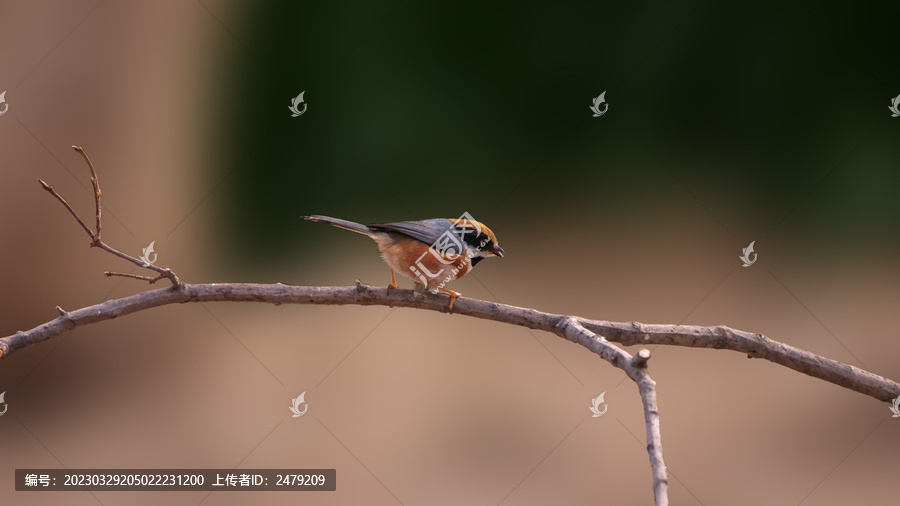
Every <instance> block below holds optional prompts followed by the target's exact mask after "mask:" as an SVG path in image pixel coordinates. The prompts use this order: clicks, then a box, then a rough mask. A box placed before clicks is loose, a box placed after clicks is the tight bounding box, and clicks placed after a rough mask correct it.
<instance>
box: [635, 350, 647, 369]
mask: <svg viewBox="0 0 900 506" xmlns="http://www.w3.org/2000/svg"><path fill="white" fill-rule="evenodd" d="M648 360H650V350H648V349H647V348H644V349H642V350H641V351H639V352H637V353H635V354H634V360H633V361H632V363H633V364H634V366H635V367H640V368H642V369H643V368H644V367H647V361H648Z"/></svg>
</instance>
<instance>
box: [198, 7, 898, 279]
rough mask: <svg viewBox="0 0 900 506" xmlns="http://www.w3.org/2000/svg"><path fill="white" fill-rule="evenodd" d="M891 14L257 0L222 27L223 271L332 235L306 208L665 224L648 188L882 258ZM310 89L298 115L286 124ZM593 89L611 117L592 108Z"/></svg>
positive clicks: (888, 189) (893, 86)
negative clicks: (291, 108)
mask: <svg viewBox="0 0 900 506" xmlns="http://www.w3.org/2000/svg"><path fill="white" fill-rule="evenodd" d="M896 14H897V5H896V4H895V3H889V2H883V3H872V4H865V5H852V6H851V5H849V4H846V3H844V2H835V3H830V4H825V3H819V2H816V3H808V4H806V5H805V4H804V3H801V2H754V3H753V4H745V3H717V2H652V3H645V2H530V3H521V2H506V3H500V2H489V3H485V2H454V3H453V4H452V5H450V4H441V3H414V2H360V3H357V2H323V3H299V2H293V1H281V2H260V3H256V4H253V5H252V6H247V7H246V8H245V10H244V13H243V15H242V16H241V18H240V22H236V23H235V24H232V25H231V26H230V28H231V31H232V34H233V35H234V37H235V39H236V40H237V41H239V43H240V45H241V46H242V48H243V50H237V51H233V52H228V53H223V55H226V56H227V57H228V62H229V66H228V67H227V68H228V72H229V73H230V74H228V75H227V77H228V79H227V80H226V81H225V82H224V83H222V84H223V86H222V87H221V88H219V92H220V93H218V94H211V95H210V97H211V98H212V99H213V100H215V101H216V105H214V106H213V107H212V109H213V110H216V111H218V113H219V114H220V115H221V117H220V119H219V121H218V122H217V124H218V125H219V126H220V131H219V134H218V135H220V136H221V139H222V140H223V142H222V143H221V147H220V148H219V149H218V151H217V154H218V159H217V160H216V162H217V163H215V164H213V166H214V167H217V170H221V171H222V173H223V174H231V175H230V177H229V179H228V183H227V191H228V192H229V195H230V196H231V198H230V199H229V205H228V206H227V208H226V209H223V210H222V211H223V212H224V213H226V214H227V217H228V219H227V220H223V221H221V222H220V226H221V227H222V228H221V233H222V235H221V236H220V237H221V238H222V239H224V240H225V242H226V246H227V247H226V248H225V249H226V250H227V251H228V252H230V253H231V254H232V255H233V257H232V258H231V260H232V261H233V262H234V263H235V264H238V265H244V266H246V265H248V264H250V265H259V266H263V267H261V268H263V269H265V268H270V269H277V268H278V265H279V263H278V262H277V260H285V259H287V258H296V255H297V252H298V251H297V248H298V246H300V245H302V244H303V241H304V240H305V239H304V238H305V237H306V238H308V237H326V236H325V235H324V234H326V233H327V232H325V231H324V230H319V229H318V227H313V226H311V225H310V224H308V223H305V222H303V221H301V220H299V219H298V217H299V216H300V215H304V214H329V215H334V216H339V217H344V218H348V219H353V220H357V221H362V222H369V223H371V222H383V221H396V220H404V219H424V218H430V217H437V216H448V217H451V216H452V217H455V216H458V215H460V214H461V213H462V212H463V211H468V212H470V213H472V214H473V215H474V216H475V217H476V218H479V219H481V220H482V221H485V222H487V223H489V224H491V226H492V227H494V228H495V229H498V228H499V229H500V230H503V228H504V227H510V226H512V224H513V223H514V222H517V221H528V220H532V219H537V218H539V217H540V216H548V215H549V216H551V217H552V219H553V220H564V221H565V220H567V219H569V216H570V215H572V214H574V215H577V217H578V218H580V219H585V220H586V221H590V219H591V218H594V217H599V216H603V215H606V216H608V215H609V214H610V213H625V214H628V215H632V216H634V215H636V216H638V217H644V218H645V219H651V220H653V219H661V220H665V217H666V209H665V208H666V207H667V206H668V205H670V203H668V202H664V200H663V199H660V201H659V202H660V203H659V205H658V206H656V207H654V206H653V205H650V206H646V205H644V206H641V208H640V209H637V208H633V206H631V205H630V204H631V201H632V200H633V199H632V195H633V194H635V193H639V194H641V195H642V197H644V198H645V201H646V200H650V201H653V200H654V199H656V198H658V197H662V196H665V195H672V194H677V195H679V196H680V198H683V199H684V200H696V201H697V202H699V203H700V204H701V205H702V206H703V207H704V208H706V210H707V212H708V213H709V215H710V216H711V217H713V218H714V219H716V220H717V221H719V222H720V224H721V226H722V228H723V229H724V230H725V231H727V232H728V233H729V234H731V235H732V236H733V237H734V238H740V241H743V242H744V243H748V242H749V240H750V238H755V239H756V240H761V239H763V238H768V237H769V236H770V235H771V234H773V233H778V232H779V231H782V232H783V229H782V225H783V223H784V222H785V220H787V219H790V220H792V223H793V224H794V225H796V227H797V230H799V231H800V232H799V233H800V234H802V237H795V239H797V240H799V241H801V242H808V241H814V242H816V243H822V245H823V246H825V247H823V248H822V249H823V250H824V251H827V252H829V253H835V254H837V253H839V252H840V251H841V250H842V249H844V248H847V247H853V248H865V249H869V248H876V249H880V248H881V247H886V248H889V247H893V246H895V245H896V243H897V234H896V233H886V231H888V230H892V231H896V230H900V198H898V189H900V171H898V170H897V169H898V166H897V160H898V158H900V156H898V155H900V149H898V143H897V142H896V141H897V136H896V133H897V128H898V125H897V124H890V125H889V124H888V123H889V122H890V120H891V118H890V114H889V112H888V109H887V107H888V105H890V97H892V96H895V95H896V94H897V93H900V88H898V83H900V68H898V65H897V64H896V49H897V47H896V33H895V28H896ZM301 91H305V100H306V102H307V103H308V109H307V112H306V113H305V114H304V115H303V116H301V117H299V118H292V117H291V116H290V114H289V113H288V110H287V108H288V105H290V99H291V98H292V97H294V96H296V95H297V94H299V93H300V92H301ZM603 91H606V92H607V94H606V99H607V102H608V103H609V111H608V112H607V114H606V115H604V116H602V117H600V118H593V117H592V116H591V112H590V111H589V109H588V107H589V106H590V105H591V100H592V98H593V97H596V96H597V95H599V94H600V93H601V92H603ZM894 123H900V121H895V122H894ZM688 205H695V202H690V204H688ZM563 208H564V209H563ZM798 208H800V209H799V211H802V212H798ZM573 218H574V217H573ZM498 223H499V224H502V225H503V226H500V227H498V226H497V224H498ZM312 228H315V229H312ZM585 228H586V229H585V230H583V233H584V234H587V235H591V234H597V233H599V232H600V231H599V230H596V229H592V227H585ZM835 236H840V237H841V238H842V240H841V241H840V242H839V243H835V241H833V240H831V239H830V238H831V237H835ZM251 237H252V239H253V240H248V238H251ZM328 237H333V236H328ZM501 238H502V235H501ZM745 238H747V240H744V239H745ZM301 254H302V253H301ZM826 254H827V253H826ZM272 260H276V262H274V263H273V262H271V261H272Z"/></svg>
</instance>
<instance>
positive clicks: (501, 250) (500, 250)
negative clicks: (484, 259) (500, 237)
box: [491, 246, 503, 258]
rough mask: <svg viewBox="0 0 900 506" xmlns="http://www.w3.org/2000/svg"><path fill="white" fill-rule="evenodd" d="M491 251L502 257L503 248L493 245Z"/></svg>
mask: <svg viewBox="0 0 900 506" xmlns="http://www.w3.org/2000/svg"><path fill="white" fill-rule="evenodd" d="M491 253H493V254H495V255H497V256H498V257H500V258H503V248H501V247H500V246H494V247H493V248H491Z"/></svg>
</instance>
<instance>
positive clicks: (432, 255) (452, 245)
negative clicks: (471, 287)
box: [303, 215, 503, 310]
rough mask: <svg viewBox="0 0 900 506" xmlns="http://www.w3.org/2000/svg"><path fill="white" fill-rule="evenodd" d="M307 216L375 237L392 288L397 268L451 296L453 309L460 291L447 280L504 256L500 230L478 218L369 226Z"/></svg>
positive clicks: (326, 217)
mask: <svg viewBox="0 0 900 506" xmlns="http://www.w3.org/2000/svg"><path fill="white" fill-rule="evenodd" d="M303 218H304V219H307V220H310V221H318V222H320V223H328V224H329V225H334V226H335V227H338V228H343V229H346V230H352V231H353V232H358V233H360V234H365V235H367V236H369V237H371V238H372V239H373V240H374V241H375V242H376V243H378V249H379V250H380V251H381V258H383V259H384V261H385V262H386V263H387V264H388V267H389V268H390V269H391V284H390V285H389V287H390V288H397V281H396V280H395V279H394V271H397V272H399V273H400V274H402V275H404V276H406V277H407V278H409V279H411V280H413V281H415V282H416V283H417V284H420V285H423V286H425V287H427V288H428V289H431V290H433V291H436V290H438V289H439V290H443V291H444V292H446V293H447V294H449V295H450V305H449V306H448V309H449V310H452V309H453V303H454V302H455V301H456V298H457V297H459V295H460V294H459V292H454V291H453V290H450V289H448V288H445V286H444V285H445V284H447V283H449V282H450V281H453V280H454V279H458V278H461V277H463V276H465V275H466V274H468V273H469V271H471V270H472V268H473V267H474V266H475V264H477V263H478V262H480V261H481V260H482V259H484V258H487V257H492V256H498V257H501V258H502V257H503V248H501V247H500V245H499V244H498V243H497V236H496V235H494V232H493V231H491V229H489V228H488V227H487V226H486V225H483V224H482V223H480V222H478V221H475V220H473V219H464V218H459V219H445V218H436V219H431V220H421V221H398V222H394V223H381V224H376V225H363V224H361V223H356V222H353V221H347V220H342V219H339V218H331V217H329V216H319V215H313V216H303Z"/></svg>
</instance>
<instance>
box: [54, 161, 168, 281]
mask: <svg viewBox="0 0 900 506" xmlns="http://www.w3.org/2000/svg"><path fill="white" fill-rule="evenodd" d="M72 148H73V149H75V151H78V152H79V153H80V154H81V156H82V157H84V160H85V161H86V162H87V164H88V167H89V168H90V169H91V185H92V186H93V187H94V207H95V209H96V211H97V230H96V231H92V230H91V229H90V228H88V226H87V225H85V223H84V221H83V220H82V219H81V217H79V216H78V213H76V212H75V210H74V209H72V206H70V205H69V203H68V202H66V199H64V198H63V197H62V195H60V194H59V193H57V191H56V190H55V189H54V188H53V187H52V186H50V185H49V184H47V183H45V182H44V181H43V180H41V179H38V182H39V183H41V187H42V188H44V189H45V190H47V191H48V192H50V194H51V195H53V196H54V197H56V199H57V200H59V201H60V202H62V204H63V205H64V206H66V209H68V210H69V213H70V214H71V215H72V216H73V217H75V220H76V221H78V224H79V225H81V228H83V229H84V231H85V232H87V234H88V235H89V236H91V246H96V247H98V248H100V249H102V250H104V251H106V252H108V253H112V254H113V255H116V256H117V257H119V258H124V259H125V260H128V261H129V262H131V263H133V264H135V265H137V266H138V267H143V268H145V269H150V270H152V271H155V272H156V273H157V274H159V276H157V277H155V278H152V277H150V276H137V275H127V276H126V277H130V278H135V279H140V280H144V281H149V282H150V283H151V284H152V283H155V282H157V281H159V280H160V279H163V278H168V279H169V281H171V282H172V286H173V287H175V288H176V289H177V288H180V287H181V286H183V283H182V282H181V280H180V279H178V276H176V275H175V273H174V272H172V271H171V270H170V269H166V268H163V267H157V266H155V265H152V264H148V263H146V262H144V261H143V260H141V259H139V258H135V257H133V256H131V255H127V254H125V253H122V252H121V251H119V250H117V249H115V248H113V247H111V246H109V245H108V244H106V243H105V242H103V240H102V238H101V235H100V234H101V231H102V225H101V220H100V217H101V216H100V215H101V206H100V194H101V192H100V180H99V179H98V178H97V172H96V171H94V164H93V163H91V159H90V158H89V157H88V155H87V153H86V152H85V151H84V149H83V148H82V147H81V146H72ZM106 275H107V276H119V275H121V274H118V273H106Z"/></svg>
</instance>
